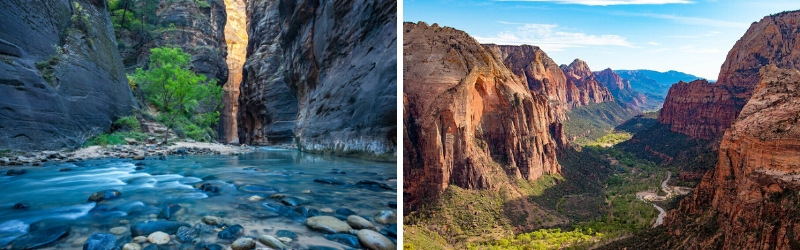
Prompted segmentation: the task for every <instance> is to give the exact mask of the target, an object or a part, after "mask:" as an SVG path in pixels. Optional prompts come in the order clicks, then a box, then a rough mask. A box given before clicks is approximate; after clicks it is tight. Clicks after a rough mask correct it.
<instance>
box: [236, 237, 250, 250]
mask: <svg viewBox="0 0 800 250" xmlns="http://www.w3.org/2000/svg"><path fill="white" fill-rule="evenodd" d="M255 247H256V242H255V241H253V239H250V238H239V239H237V240H236V241H234V242H233V244H231V249H233V250H250V249H253V248H255Z"/></svg>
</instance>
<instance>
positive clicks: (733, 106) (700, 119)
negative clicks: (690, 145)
mask: <svg viewBox="0 0 800 250" xmlns="http://www.w3.org/2000/svg"><path fill="white" fill-rule="evenodd" d="M798 19H800V12H798V11H792V12H784V13H780V14H776V15H772V16H767V17H764V18H763V19H761V21H759V22H756V23H753V24H752V25H750V28H749V29H748V30H747V32H746V33H745V34H744V36H742V38H741V39H739V41H737V42H736V44H735V45H734V46H733V48H732V49H731V50H730V52H728V56H727V58H726V59H725V63H724V64H723V65H722V67H721V68H720V73H719V77H718V81H717V83H716V84H708V83H706V82H703V81H693V82H691V83H689V84H688V86H686V85H685V84H684V85H681V84H676V85H673V87H672V88H671V89H670V92H669V94H668V95H667V98H666V100H665V101H664V110H663V111H662V112H661V115H660V116H659V118H658V120H659V122H661V123H662V124H670V125H671V129H672V131H675V132H679V133H683V134H686V135H689V136H691V137H694V138H701V139H710V138H715V137H719V136H721V135H722V133H723V132H724V131H725V129H727V128H728V127H730V125H731V123H733V121H734V120H735V119H736V116H737V115H738V114H739V111H741V109H742V107H744V105H745V103H747V100H748V99H749V98H750V95H751V94H752V91H753V88H754V87H755V86H756V84H757V83H758V77H759V75H758V71H759V69H760V68H761V67H763V66H766V65H767V64H775V65H777V66H778V67H782V68H796V67H798V66H800V43H798V39H800V29H798V27H800V24H798V22H799V21H798ZM672 89H675V91H673V90H672ZM687 91H690V92H692V93H689V92H687ZM697 91H702V92H697ZM686 94H690V96H680V95H686ZM676 95H677V96H676ZM708 102H711V103H708ZM686 106H689V107H692V108H694V109H693V110H692V112H684V111H682V110H681V109H684V108H685V107H686Z"/></svg>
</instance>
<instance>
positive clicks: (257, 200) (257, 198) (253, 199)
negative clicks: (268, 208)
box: [247, 195, 264, 202]
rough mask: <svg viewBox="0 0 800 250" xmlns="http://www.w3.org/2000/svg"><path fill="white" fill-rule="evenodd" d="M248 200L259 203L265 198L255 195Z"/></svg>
mask: <svg viewBox="0 0 800 250" xmlns="http://www.w3.org/2000/svg"><path fill="white" fill-rule="evenodd" d="M247 200H248V201H252V202H259V201H263V200H264V197H263V196H260V195H253V196H250V198H247Z"/></svg>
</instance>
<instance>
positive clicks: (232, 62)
mask: <svg viewBox="0 0 800 250" xmlns="http://www.w3.org/2000/svg"><path fill="white" fill-rule="evenodd" d="M246 9H247V8H246V0H225V11H226V12H227V21H226V22H225V43H226V44H227V45H228V56H227V57H226V58H225V61H226V63H227V64H228V70H229V73H228V81H227V82H226V83H225V85H223V87H222V91H223V94H222V103H223V107H222V111H221V112H220V124H221V126H220V127H221V131H220V133H219V141H220V142H223V143H233V144H238V143H239V134H238V132H237V128H238V125H237V123H236V113H237V112H238V110H239V85H240V84H241V82H242V66H243V65H244V62H245V60H246V59H247V39H248V37H247V13H246Z"/></svg>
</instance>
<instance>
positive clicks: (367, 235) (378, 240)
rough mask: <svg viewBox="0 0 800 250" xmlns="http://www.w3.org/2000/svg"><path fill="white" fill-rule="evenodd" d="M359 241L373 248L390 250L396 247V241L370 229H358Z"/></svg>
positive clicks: (375, 249)
mask: <svg viewBox="0 0 800 250" xmlns="http://www.w3.org/2000/svg"><path fill="white" fill-rule="evenodd" d="M358 241H359V242H361V245H362V246H364V247H366V248H369V249H373V250H390V249H396V248H397V247H396V246H395V245H394V242H392V241H391V240H389V238H386V236H383V235H382V234H380V233H378V232H375V231H372V230H369V229H361V230H358Z"/></svg>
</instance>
